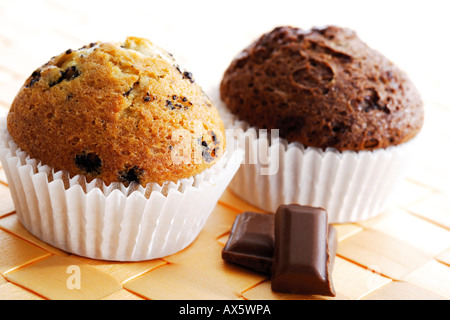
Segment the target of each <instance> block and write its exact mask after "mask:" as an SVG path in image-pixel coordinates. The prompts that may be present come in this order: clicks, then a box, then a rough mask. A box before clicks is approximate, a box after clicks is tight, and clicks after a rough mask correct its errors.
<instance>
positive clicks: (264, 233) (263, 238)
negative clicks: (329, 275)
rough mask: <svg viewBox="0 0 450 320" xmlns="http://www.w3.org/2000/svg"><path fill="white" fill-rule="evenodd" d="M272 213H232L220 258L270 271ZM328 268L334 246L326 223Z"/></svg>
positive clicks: (332, 233) (333, 235)
mask: <svg viewBox="0 0 450 320" xmlns="http://www.w3.org/2000/svg"><path fill="white" fill-rule="evenodd" d="M274 224H275V215H273V214H267V213H256V212H244V213H241V214H240V215H238V216H237V217H236V219H235V220H234V223H233V227H232V229H231V233H230V236H229V238H228V241H227V243H226V245H225V247H224V248H223V250H222V258H223V259H224V260H225V261H227V262H231V263H234V264H237V265H240V266H243V267H246V268H249V269H252V270H254V271H258V272H262V273H265V274H268V275H270V274H271V269H272V263H273V250H274V241H275V230H274ZM327 239H328V250H329V256H330V269H332V268H333V265H334V258H335V255H336V249H337V234H336V229H335V228H334V227H333V226H332V225H328V236H327Z"/></svg>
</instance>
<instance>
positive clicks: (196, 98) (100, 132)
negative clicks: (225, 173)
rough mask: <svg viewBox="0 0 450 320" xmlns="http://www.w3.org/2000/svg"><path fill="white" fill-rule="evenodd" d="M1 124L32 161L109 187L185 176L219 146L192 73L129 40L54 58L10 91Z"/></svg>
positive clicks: (217, 130) (213, 156)
mask: <svg viewBox="0 0 450 320" xmlns="http://www.w3.org/2000/svg"><path fill="white" fill-rule="evenodd" d="M7 127H8V130H9V133H10V134H11V136H12V137H13V139H14V141H15V142H16V143H17V144H18V146H19V147H20V148H21V149H22V150H24V151H26V152H27V153H28V154H29V155H30V156H31V157H33V158H35V159H38V160H39V161H41V162H42V163H44V164H47V165H49V166H51V167H53V168H54V169H55V170H66V171H68V172H69V173H70V175H71V176H74V175H78V174H81V175H84V176H86V178H87V180H88V181H90V180H92V179H94V178H99V179H101V180H102V181H104V182H105V183H106V184H109V183H112V182H122V183H124V184H125V185H128V184H130V183H131V182H136V183H138V184H141V185H142V186H145V185H146V184H147V183H150V182H156V183H160V184H161V183H163V182H165V181H177V180H179V179H183V178H188V177H192V176H194V175H195V174H197V173H199V172H202V171H203V170H205V169H207V168H210V167H211V166H212V165H213V164H214V163H216V162H217V160H218V158H220V157H221V155H222V154H223V153H224V150H225V133H224V126H223V123H222V120H221V118H220V116H219V114H218V112H217V110H216V108H215V107H214V106H213V104H212V102H211V100H210V99H209V98H208V97H207V96H206V95H205V94H204V92H203V91H202V89H201V88H200V86H199V85H197V84H196V82H195V81H194V79H193V76H192V74H191V73H190V72H188V71H185V70H183V69H182V68H181V67H180V66H179V65H178V64H177V63H176V62H175V60H174V59H173V58H172V56H171V55H170V54H168V53H167V52H165V51H164V50H162V49H161V48H159V47H157V46H155V45H154V44H152V43H151V42H150V41H148V40H146V39H142V38H136V37H129V38H127V39H126V40H125V41H124V42H121V43H120V42H96V43H91V44H90V45H87V46H84V47H82V48H80V49H78V50H71V49H69V50H67V51H66V52H63V53H62V54H60V55H58V56H55V57H53V58H51V59H50V61H49V62H48V63H46V64H45V65H43V66H41V67H40V68H38V69H37V70H35V71H34V72H33V73H32V75H31V76H30V77H29V78H28V79H27V80H26V82H25V84H24V86H23V87H22V88H21V90H20V91H19V93H18V94H17V96H16V98H15V99H14V101H13V103H12V106H11V109H10V112H9V114H8V118H7Z"/></svg>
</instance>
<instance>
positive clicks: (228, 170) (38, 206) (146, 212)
mask: <svg viewBox="0 0 450 320" xmlns="http://www.w3.org/2000/svg"><path fill="white" fill-rule="evenodd" d="M0 130H1V131H0V158H1V162H2V165H3V168H4V170H5V174H6V177H7V179H8V184H9V187H10V190H11V195H12V198H13V201H14V205H15V209H16V212H17V214H18V217H19V219H20V221H21V222H22V224H23V225H24V226H25V227H26V228H27V229H28V230H29V231H30V232H31V233H32V234H33V235H35V236H36V237H37V238H39V239H41V240H43V241H45V242H47V243H49V244H51V245H53V246H55V247H57V248H59V249H62V250H65V251H68V252H70V253H74V254H77V255H81V256H85V257H89V258H93V259H103V260H115V261H140V260H149V259H155V258H159V257H164V256H167V255H170V254H173V253H176V252H178V251H180V250H182V249H183V248H185V247H186V246H188V245H189V244H191V243H192V241H193V240H194V239H195V238H196V237H197V236H198V234H199V233H200V231H201V230H202V228H203V226H204V224H205V222H206V220H207V218H208V217H209V215H210V213H211V212H212V210H213V209H214V207H215V205H216V204H217V201H218V199H219V198H220V196H221V195H222V193H223V191H224V190H225V189H226V187H227V186H228V184H229V183H230V181H231V179H232V177H233V176H234V174H235V173H236V171H237V170H238V168H239V166H240V164H241V162H242V159H243V151H242V150H239V149H237V150H232V149H227V151H226V152H225V154H224V155H223V156H222V157H221V159H220V160H219V161H218V162H217V163H216V164H215V165H213V166H212V167H211V168H209V169H207V170H205V171H203V172H202V173H200V174H198V175H195V176H193V177H191V178H188V179H182V180H179V181H178V182H177V183H173V182H167V183H164V184H163V185H162V186H160V185H158V184H148V185H147V186H146V188H143V187H142V186H139V185H137V184H132V185H130V186H129V187H125V186H124V185H123V184H122V183H113V184H110V185H108V186H107V185H105V184H104V183H103V182H102V181H100V180H98V179H97V180H94V181H92V182H90V183H86V180H85V179H84V177H83V176H80V175H78V176H75V177H72V178H71V177H69V175H68V173H67V172H64V171H57V172H55V171H54V170H53V169H52V168H50V167H49V166H47V165H44V164H41V163H39V162H38V161H37V160H36V159H32V158H30V157H29V156H28V155H27V154H26V152H24V151H22V150H20V148H18V146H17V144H16V143H15V142H14V141H13V139H12V137H11V136H10V135H9V133H8V130H7V128H6V118H3V119H1V122H0Z"/></svg>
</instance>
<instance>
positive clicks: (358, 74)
mask: <svg viewBox="0 0 450 320" xmlns="http://www.w3.org/2000/svg"><path fill="white" fill-rule="evenodd" d="M220 94H221V98H222V100H223V101H224V103H225V104H226V106H227V108H228V109H229V110H230V111H231V112H232V113H234V114H236V115H237V116H238V117H239V118H240V119H241V120H245V121H247V122H248V123H249V124H250V125H252V126H255V127H257V128H263V129H279V130H280V136H281V137H282V138H285V139H287V140H288V141H289V142H300V143H301V144H303V145H305V146H311V147H317V148H322V149H326V148H329V147H330V148H334V149H337V150H338V151H344V150H354V151H361V150H373V149H378V148H386V147H388V146H392V145H398V144H400V143H403V142H406V141H408V140H410V139H411V138H413V137H414V136H415V135H416V134H417V133H418V132H419V130H420V129H421V127H422V124H423V118H424V110H423V104H422V100H421V98H420V95H419V93H418V92H417V89H416V88H415V86H414V85H413V83H412V82H411V81H410V79H409V78H408V77H407V75H406V74H405V73H404V72H403V71H402V70H400V69H399V68H398V67H396V66H395V65H394V64H393V63H392V62H391V61H389V60H388V59H387V58H386V57H384V56H383V55H382V54H380V53H379V52H377V51H375V50H373V49H371V48H370V47H369V46H368V45H367V44H365V43H364V42H363V41H362V40H361V39H360V38H359V37H358V36H357V34H356V33H355V32H354V31H352V30H349V29H345V28H339V27H334V26H329V27H325V28H314V29H312V30H309V31H304V30H300V29H298V28H294V27H289V26H283V27H277V28H275V29H274V30H272V31H271V32H269V33H266V34H264V35H262V36H261V37H260V38H259V39H258V40H257V41H255V42H254V43H252V44H251V45H250V46H249V47H247V48H246V49H245V50H243V51H242V52H241V53H240V54H239V55H238V56H237V57H236V58H235V59H234V60H233V61H232V63H231V64H230V66H229V67H228V69H227V70H226V71H225V74H224V76H223V79H222V82H221V86H220Z"/></svg>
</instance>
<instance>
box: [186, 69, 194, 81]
mask: <svg viewBox="0 0 450 320" xmlns="http://www.w3.org/2000/svg"><path fill="white" fill-rule="evenodd" d="M183 79H188V80H189V81H190V82H191V83H194V78H193V76H192V73H191V72H189V71H184V72H183Z"/></svg>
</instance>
